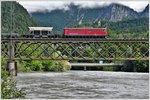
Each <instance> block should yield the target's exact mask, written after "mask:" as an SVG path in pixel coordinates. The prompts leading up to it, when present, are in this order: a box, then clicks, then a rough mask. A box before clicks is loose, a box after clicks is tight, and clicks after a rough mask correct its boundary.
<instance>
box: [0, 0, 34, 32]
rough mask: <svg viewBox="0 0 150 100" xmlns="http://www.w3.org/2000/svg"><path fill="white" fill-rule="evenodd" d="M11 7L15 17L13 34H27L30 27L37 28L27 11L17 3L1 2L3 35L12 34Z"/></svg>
mask: <svg viewBox="0 0 150 100" xmlns="http://www.w3.org/2000/svg"><path fill="white" fill-rule="evenodd" d="M11 5H12V8H13V9H12V13H13V15H12V17H13V32H14V33H19V34H26V33H27V32H28V27H29V26H35V24H34V21H33V19H32V18H31V16H30V15H29V14H28V12H27V10H26V9H25V8H23V6H21V5H20V4H18V3H17V2H15V1H12V3H11V2H10V1H2V2H1V19H2V20H1V21H2V23H1V26H2V27H1V29H2V33H9V32H10V23H11V13H10V12H11Z"/></svg>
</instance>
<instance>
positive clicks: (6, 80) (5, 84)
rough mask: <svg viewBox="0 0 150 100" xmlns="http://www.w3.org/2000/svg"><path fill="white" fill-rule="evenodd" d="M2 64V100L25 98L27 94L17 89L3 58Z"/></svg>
mask: <svg viewBox="0 0 150 100" xmlns="http://www.w3.org/2000/svg"><path fill="white" fill-rule="evenodd" d="M1 62H2V64H1V68H2V70H1V78H2V79H1V98H2V99H16V98H24V96H25V93H23V90H22V89H18V88H17V87H16V81H15V80H14V79H13V77H12V76H8V72H7V71H6V61H5V60H4V59H3V58H2V61H1Z"/></svg>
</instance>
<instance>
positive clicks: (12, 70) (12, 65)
mask: <svg viewBox="0 0 150 100" xmlns="http://www.w3.org/2000/svg"><path fill="white" fill-rule="evenodd" d="M7 70H8V72H9V75H12V76H17V62H14V61H8V62H7Z"/></svg>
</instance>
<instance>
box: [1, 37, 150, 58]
mask: <svg viewBox="0 0 150 100" xmlns="http://www.w3.org/2000/svg"><path fill="white" fill-rule="evenodd" d="M8 44H9V40H7V39H5V40H2V46H1V47H2V56H4V58H5V59H8V58H9V56H10V55H9V54H10V53H9V45H8ZM12 48H13V50H12V51H13V53H12V54H13V56H12V59H13V60H148V59H149V43H148V41H147V40H142V41H140V40H132V41H131V40H115V39H114V40H113V39H112V40H94V41H93V40H84V39H83V40H82V41H77V40H76V41H71V40H70V41H67V40H57V39H13V45H12Z"/></svg>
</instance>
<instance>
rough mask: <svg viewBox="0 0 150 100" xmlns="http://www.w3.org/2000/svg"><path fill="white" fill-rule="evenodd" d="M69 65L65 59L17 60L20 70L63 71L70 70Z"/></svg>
mask: <svg viewBox="0 0 150 100" xmlns="http://www.w3.org/2000/svg"><path fill="white" fill-rule="evenodd" d="M70 68H71V65H70V64H69V62H68V61H66V60H61V61H54V60H44V61H39V60H32V61H22V62H18V70H19V71H20V72H31V71H52V72H64V71H68V70H70Z"/></svg>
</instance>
